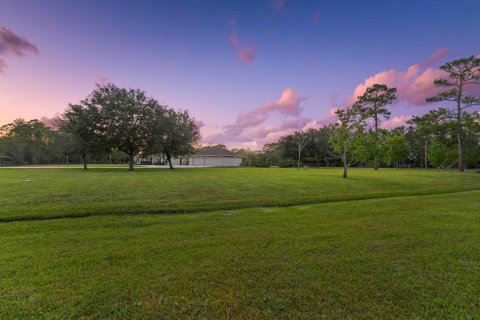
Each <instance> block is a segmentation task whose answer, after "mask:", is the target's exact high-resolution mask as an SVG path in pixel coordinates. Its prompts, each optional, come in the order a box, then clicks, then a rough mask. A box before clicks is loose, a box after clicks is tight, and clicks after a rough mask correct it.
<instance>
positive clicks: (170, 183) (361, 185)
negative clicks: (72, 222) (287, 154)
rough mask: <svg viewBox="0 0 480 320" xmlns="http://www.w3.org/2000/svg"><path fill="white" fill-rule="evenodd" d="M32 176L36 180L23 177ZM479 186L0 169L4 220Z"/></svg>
mask: <svg viewBox="0 0 480 320" xmlns="http://www.w3.org/2000/svg"><path fill="white" fill-rule="evenodd" d="M22 180H31V181H32V182H21V181H22ZM478 189H480V174H479V173H478V172H474V171H469V172H466V173H464V174H460V173H457V172H444V171H437V170H380V171H378V172H373V170H371V169H352V170H351V175H350V178H349V179H342V178H341V171H340V169H309V170H296V169H280V168H268V169H258V168H225V169H221V168H206V169H176V170H173V171H170V170H165V169H137V171H135V172H127V171H122V170H118V169H99V168H95V169H91V170H89V171H88V172H83V171H82V170H81V169H78V170H77V169H48V170H41V169H38V170H35V169H22V170H14V169H11V170H0V221H13V220H31V219H51V218H58V217H68V216H72V217H75V216H77V217H78V216H91V215H105V214H109V215H116V214H132V213H133V214H135V213H178V212H203V211H214V210H231V209H238V208H251V207H282V206H291V205H301V204H313V203H322V202H332V201H343V200H358V199H369V198H385V197H395V196H407V195H426V194H438V193H448V192H458V191H468V190H478Z"/></svg>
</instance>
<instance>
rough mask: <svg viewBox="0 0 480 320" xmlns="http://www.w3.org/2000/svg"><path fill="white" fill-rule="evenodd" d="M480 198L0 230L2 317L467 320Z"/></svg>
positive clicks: (478, 274) (479, 260) (475, 302)
mask: <svg viewBox="0 0 480 320" xmlns="http://www.w3.org/2000/svg"><path fill="white" fill-rule="evenodd" d="M479 212H480V192H479V191H469V192H462V193H454V194H442V195H435V196H416V197H401V198H389V199H374V200H364V201H351V202H337V203H327V204H320V205H308V206H295V207H288V208H256V209H242V210H232V211H229V212H224V211H217V212H211V213H202V214H185V215H164V216H155V215H141V216H102V217H89V218H79V219H63V220H53V221H36V222H13V223H9V224H2V225H0V234H2V250H1V251H0V270H1V271H0V272H1V275H0V301H2V303H0V318H7V319H9V318H22V319H23V318H27V319H28V318H32V319H42V318H43V319H50V318H102V319H104V318H137V319H149V318H157V319H158V318H175V319H183V318H206V319H219V318H236V319H247V318H250V319H251V318H257V319H258V318H263V319H279V318H310V319H311V318H321V317H325V318H356V319H362V318H363V319H367V318H369V319H371V318H385V319H386V318H389V319H399V318H402V319H405V318H407V319H411V318H442V319H444V318H454V319H458V318H476V317H479V316H480V300H479V298H478V297H479V296H480V215H479Z"/></svg>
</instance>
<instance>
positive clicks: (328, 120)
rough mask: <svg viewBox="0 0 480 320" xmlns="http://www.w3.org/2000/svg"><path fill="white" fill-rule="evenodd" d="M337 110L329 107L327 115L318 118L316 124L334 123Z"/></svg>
mask: <svg viewBox="0 0 480 320" xmlns="http://www.w3.org/2000/svg"><path fill="white" fill-rule="evenodd" d="M338 109H339V108H337V107H331V108H330V109H329V110H328V111H327V113H325V114H324V115H323V116H321V117H320V119H318V120H317V123H318V124H320V125H328V124H330V123H332V122H333V121H335V120H336V119H337V114H336V113H335V112H337V110H338Z"/></svg>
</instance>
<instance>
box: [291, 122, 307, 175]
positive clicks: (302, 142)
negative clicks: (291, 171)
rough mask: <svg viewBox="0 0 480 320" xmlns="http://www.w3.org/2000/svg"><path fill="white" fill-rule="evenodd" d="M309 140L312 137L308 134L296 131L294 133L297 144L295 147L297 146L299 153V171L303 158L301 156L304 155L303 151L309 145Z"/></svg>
mask: <svg viewBox="0 0 480 320" xmlns="http://www.w3.org/2000/svg"><path fill="white" fill-rule="evenodd" d="M309 138H310V136H309V134H308V133H307V132H303V131H295V132H294V133H293V141H294V142H295V145H296V147H297V151H298V161H297V169H300V158H301V155H302V150H303V149H304V148H305V146H306V145H307V142H308V139H309Z"/></svg>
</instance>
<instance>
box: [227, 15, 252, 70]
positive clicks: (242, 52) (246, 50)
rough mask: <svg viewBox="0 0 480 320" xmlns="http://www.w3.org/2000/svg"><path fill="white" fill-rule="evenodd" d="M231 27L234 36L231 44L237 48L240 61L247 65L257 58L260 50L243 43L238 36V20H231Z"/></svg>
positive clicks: (231, 37) (231, 36)
mask: <svg viewBox="0 0 480 320" xmlns="http://www.w3.org/2000/svg"><path fill="white" fill-rule="evenodd" d="M229 23H230V26H231V28H232V34H231V35H230V39H229V40H230V44H231V45H232V46H233V47H234V48H235V51H236V55H237V57H238V59H240V60H241V61H243V62H245V63H249V62H250V61H252V60H253V58H255V55H256V54H257V52H258V49H257V48H255V47H253V46H251V45H248V44H244V43H241V42H240V40H239V39H238V36H237V18H236V17H235V18H232V19H230V22H229Z"/></svg>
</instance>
